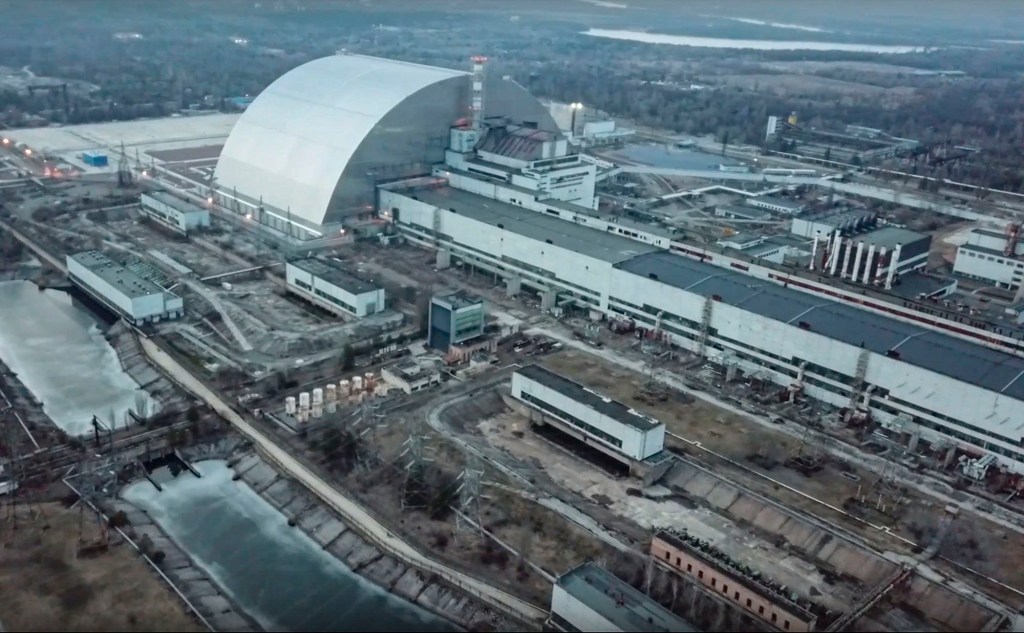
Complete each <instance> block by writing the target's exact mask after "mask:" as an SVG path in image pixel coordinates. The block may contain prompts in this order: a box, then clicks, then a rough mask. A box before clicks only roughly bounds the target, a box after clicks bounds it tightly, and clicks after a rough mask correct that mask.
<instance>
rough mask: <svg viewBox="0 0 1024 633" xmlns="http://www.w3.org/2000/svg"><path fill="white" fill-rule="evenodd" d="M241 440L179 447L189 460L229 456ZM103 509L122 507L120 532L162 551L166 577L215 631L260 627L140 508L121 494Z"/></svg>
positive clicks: (251, 629)
mask: <svg viewBox="0 0 1024 633" xmlns="http://www.w3.org/2000/svg"><path fill="white" fill-rule="evenodd" d="M243 446H244V442H243V441H241V440H239V439H237V438H228V439H224V440H221V441H218V442H214V443H210V444H205V445H202V446H199V447H192V448H189V449H185V450H183V451H182V455H183V457H185V458H186V459H188V460H189V461H199V460H203V459H229V458H230V456H231V455H232V454H235V453H237V452H238V451H239V450H240V448H241V447H243ZM101 507H102V508H103V510H104V512H106V513H107V514H108V516H109V515H113V514H114V513H115V512H117V511H118V510H123V511H124V513H125V514H126V515H127V517H128V525H127V526H126V527H125V528H124V532H125V533H126V534H127V535H128V537H129V538H131V539H132V541H133V542H135V544H136V545H138V544H139V543H140V542H141V541H142V537H143V536H149V538H150V539H151V540H152V541H153V546H154V548H155V549H156V550H160V551H163V552H164V554H165V558H164V559H163V560H162V561H161V562H160V563H159V564H158V565H157V566H158V567H159V569H160V571H161V572H162V573H163V574H164V576H166V579H167V580H169V581H170V582H171V583H173V585H174V587H175V588H176V589H177V591H179V592H180V593H181V594H182V595H183V596H185V598H186V599H187V600H188V602H189V604H190V606H192V607H193V608H194V609H195V610H196V611H198V613H199V615H200V616H202V618H204V619H205V620H206V622H207V623H209V626H210V627H211V628H213V630H215V631H241V632H244V631H259V630H261V628H260V627H259V625H258V624H256V622H255V621H254V620H253V619H252V618H250V617H249V616H248V615H246V614H245V613H244V612H243V611H242V610H241V609H240V608H239V607H238V605H236V604H235V603H234V601H232V600H231V599H230V598H229V597H228V596H227V595H226V594H224V593H223V592H222V591H221V589H220V587H219V585H218V584H217V583H216V581H214V580H213V579H212V578H211V577H210V576H209V575H208V574H207V573H206V571H205V570H204V569H203V568H202V567H200V566H198V565H196V564H195V562H194V561H193V560H192V558H191V557H190V556H189V555H188V554H187V553H186V552H185V551H184V550H182V549H181V548H179V547H178V546H177V545H176V544H175V543H174V541H173V540H171V538H170V537H169V536H167V534H165V533H164V531H163V530H162V529H161V528H160V526H159V525H157V524H156V523H155V522H154V521H153V519H152V518H150V516H149V515H148V514H146V512H144V511H143V510H141V509H139V508H137V507H135V506H134V505H132V504H130V503H128V502H127V501H125V500H123V499H121V498H119V497H118V498H114V499H110V500H107V501H105V502H103V503H102V504H101Z"/></svg>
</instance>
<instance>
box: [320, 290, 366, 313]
mask: <svg viewBox="0 0 1024 633" xmlns="http://www.w3.org/2000/svg"><path fill="white" fill-rule="evenodd" d="M313 294H315V295H316V296H318V297H322V298H324V299H327V300H328V301H330V302H331V303H333V304H335V305H337V306H338V307H340V308H341V309H342V310H345V311H347V312H351V313H352V314H355V313H356V307H355V306H354V305H350V304H348V303H345V302H344V301H342V300H341V299H339V298H337V297H335V296H334V295H331V294H327V293H326V292H324V291H323V290H320V289H319V288H317V289H315V290H313Z"/></svg>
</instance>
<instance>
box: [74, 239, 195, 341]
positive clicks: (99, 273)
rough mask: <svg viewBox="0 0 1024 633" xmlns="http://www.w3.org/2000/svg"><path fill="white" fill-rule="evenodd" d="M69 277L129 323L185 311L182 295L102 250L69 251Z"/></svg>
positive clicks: (149, 320) (174, 317)
mask: <svg viewBox="0 0 1024 633" xmlns="http://www.w3.org/2000/svg"><path fill="white" fill-rule="evenodd" d="M66 262H67V267H68V278H69V279H71V281H72V282H73V283H74V284H75V285H76V286H78V287H79V288H81V289H82V290H84V291H85V292H86V293H87V294H88V295H89V296H90V297H92V298H93V299H95V300H96V301H98V302H99V303H101V304H102V305H104V306H106V307H107V308H108V309H109V310H111V311H112V312H114V313H115V314H117V315H118V316H120V317H123V318H124V319H125V320H126V321H128V322H129V323H134V324H136V325H141V324H144V323H154V322H156V321H161V320H164V319H176V318H178V317H181V316H182V315H184V314H185V307H184V303H183V301H182V299H181V297H179V296H177V295H175V294H173V293H170V292H167V291H166V290H164V289H163V288H161V287H160V286H158V285H156V284H155V283H153V282H152V281H149V280H148V279H144V278H143V277H140V276H139V275H137V274H135V273H134V272H132V271H130V270H128V269H127V268H125V267H124V266H122V265H120V264H118V263H117V262H115V261H113V260H112V259H110V258H109V257H107V256H106V255H104V254H103V253H100V252H99V251H86V252H84V253H77V254H75V255H68V256H67V259H66Z"/></svg>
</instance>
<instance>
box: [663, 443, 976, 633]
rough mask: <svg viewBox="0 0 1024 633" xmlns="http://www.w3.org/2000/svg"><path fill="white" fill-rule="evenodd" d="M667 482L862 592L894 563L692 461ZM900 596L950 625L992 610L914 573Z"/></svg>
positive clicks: (971, 624)
mask: <svg viewBox="0 0 1024 633" xmlns="http://www.w3.org/2000/svg"><path fill="white" fill-rule="evenodd" d="M666 484H667V485H669V487H671V488H672V489H674V490H676V491H677V492H681V493H683V494H685V495H686V496H688V497H690V498H691V499H693V500H694V501H696V502H698V503H700V504H702V505H705V506H707V507H709V508H711V509H713V510H715V511H716V512H718V513H720V514H722V515H724V516H727V517H729V518H730V519H731V520H733V521H736V522H738V523H740V524H743V525H749V526H751V527H753V528H754V529H756V530H758V531H759V532H761V533H763V534H766V535H767V536H768V537H769V538H771V539H772V540H773V541H774V542H776V543H778V544H779V545H780V547H782V548H783V549H787V550H789V551H792V552H795V553H798V554H799V555H800V556H801V557H802V558H804V559H806V560H809V561H812V562H814V563H815V564H816V565H820V566H821V567H823V568H827V569H829V570H834V571H835V573H837V574H839V575H841V576H846V577H848V578H854V579H856V580H857V581H859V582H860V583H861V585H862V586H863V589H864V591H865V592H866V591H869V590H871V589H872V588H874V587H875V586H876V585H878V583H880V582H882V581H883V580H884V579H885V578H886V577H888V576H889V575H890V574H892V573H893V571H895V569H896V567H897V564H896V563H895V562H893V561H890V560H887V559H886V558H883V557H882V556H881V555H879V554H876V553H874V552H873V551H871V550H869V549H867V548H865V547H863V546H861V545H859V544H857V543H856V542H854V541H852V540H849V539H847V538H845V537H843V536H840V535H838V534H835V533H833V532H831V531H830V530H828V529H827V528H825V527H824V526H822V525H819V524H816V523H814V522H812V521H811V520H810V519H807V518H805V517H802V516H800V515H799V514H797V513H795V512H792V511H790V510H788V509H786V508H784V507H782V506H781V505H777V504H774V503H772V502H770V501H768V500H767V499H765V498H763V497H760V496H759V495H755V494H752V493H750V492H747V491H745V490H742V489H740V488H739V487H737V486H736V485H734V484H732V483H731V482H729V481H727V480H725V479H723V478H721V477H719V476H717V475H715V474H713V473H712V472H710V471H708V470H705V469H703V468H700V467H698V466H697V465H696V464H693V463H690V462H687V461H679V463H678V464H677V465H676V466H675V467H673V469H672V470H671V472H670V473H669V474H668V475H667V477H666ZM898 602H901V603H903V604H905V605H907V606H909V607H910V608H911V609H912V610H914V611H916V612H918V613H920V614H922V615H923V616H924V617H926V618H927V619H929V620H930V621H931V622H933V623H935V624H936V625H937V626H939V627H940V628H950V629H952V630H960V631H976V630H979V629H980V627H981V626H982V625H983V624H985V623H986V622H988V621H989V620H990V619H991V618H992V617H993V616H994V615H995V611H993V610H992V609H990V608H989V607H988V606H986V605H983V604H980V603H978V602H976V601H974V600H971V599H970V598H968V597H966V596H963V595H961V594H960V593H958V592H956V591H954V590H953V589H952V588H950V587H947V586H944V585H943V584H941V583H939V582H935V581H933V580H930V579H928V578H924V577H922V576H920V575H914V576H912V580H911V582H910V584H909V586H908V587H906V588H905V589H904V590H903V591H901V592H899V594H898Z"/></svg>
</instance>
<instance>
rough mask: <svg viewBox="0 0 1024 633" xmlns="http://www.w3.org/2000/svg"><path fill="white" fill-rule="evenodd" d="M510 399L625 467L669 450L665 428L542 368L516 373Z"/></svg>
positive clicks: (628, 408)
mask: <svg viewBox="0 0 1024 633" xmlns="http://www.w3.org/2000/svg"><path fill="white" fill-rule="evenodd" d="M512 397H513V398H516V399H517V400H520V401H522V402H525V403H526V404H527V405H528V406H529V407H531V408H532V409H535V410H537V411H539V412H541V413H542V414H543V417H544V419H545V421H551V420H552V419H553V420H554V421H556V422H557V423H560V424H559V426H560V428H561V430H563V431H565V432H567V433H569V434H571V435H573V436H575V437H577V438H579V439H581V440H583V441H584V442H586V443H587V444H590V445H591V446H595V447H596V448H598V449H599V450H601V451H602V452H604V453H605V454H607V455H610V456H612V457H615V458H617V459H620V460H622V458H623V457H625V458H626V459H625V460H623V461H625V462H626V463H627V465H632V463H633V462H640V461H643V460H645V459H647V458H648V457H653V456H655V455H657V454H658V453H660V452H661V451H662V450H663V449H664V448H665V425H664V424H662V423H661V422H659V421H658V420H654V419H652V418H649V417H647V416H645V415H643V414H641V413H639V412H638V411H635V410H634V409H632V408H630V407H627V406H626V405H624V404H622V403H621V402H616V401H614V400H611V399H610V398H606V397H604V396H602V395H600V394H598V393H595V392H594V391H591V390H590V389H587V388H586V387H584V386H582V385H579V384H577V383H575V382H573V381H571V380H569V379H568V378H565V377H564V376H559V375H558V374H556V373H554V372H551V371H549V370H547V369H544V368H543V367H541V366H539V365H529V366H527V367H523V368H522V369H517V370H516V371H515V373H513V374H512Z"/></svg>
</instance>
